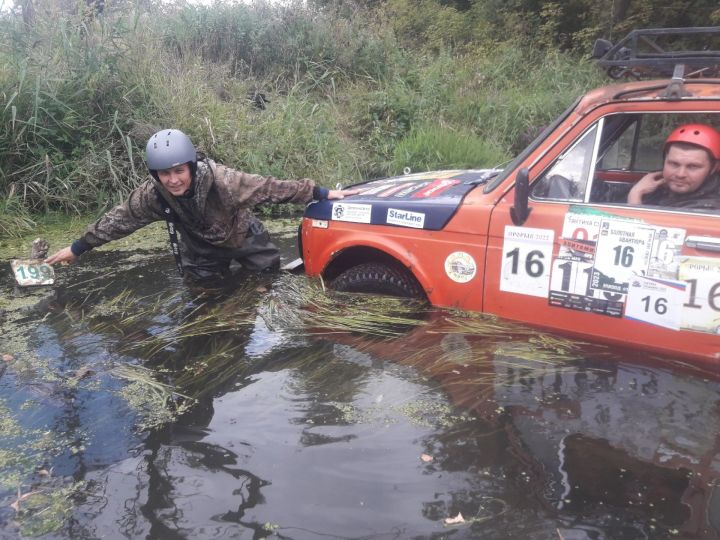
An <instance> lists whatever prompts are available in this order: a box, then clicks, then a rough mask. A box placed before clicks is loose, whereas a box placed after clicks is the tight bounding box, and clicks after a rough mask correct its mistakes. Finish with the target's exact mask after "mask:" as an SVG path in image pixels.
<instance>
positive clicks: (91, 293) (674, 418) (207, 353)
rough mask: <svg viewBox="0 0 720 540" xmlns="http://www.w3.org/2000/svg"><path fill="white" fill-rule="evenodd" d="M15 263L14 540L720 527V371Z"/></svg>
mask: <svg viewBox="0 0 720 540" xmlns="http://www.w3.org/2000/svg"><path fill="white" fill-rule="evenodd" d="M292 237H293V235H292V231H289V233H288V235H287V238H286V239H285V245H284V248H283V249H284V250H285V251H286V252H287V254H288V255H287V256H288V257H292V255H293V249H294V246H293V245H292V242H293V239H292ZM7 267H8V265H7V264H5V263H4V262H3V263H2V271H1V272H2V274H0V286H2V289H3V295H6V296H7V297H8V298H10V299H12V301H11V302H10V303H9V304H7V305H8V306H9V308H8V309H5V310H4V311H3V313H2V315H1V316H0V323H1V324H2V329H3V330H2V332H3V337H2V338H0V344H2V345H0V354H5V355H6V356H5V359H4V360H3V361H2V363H1V364H2V365H0V430H1V432H2V439H1V440H0V527H1V529H0V535H4V536H8V537H13V536H19V535H33V534H36V535H42V534H44V535H45V536H46V537H50V538H158V539H166V538H168V539H173V538H263V537H268V536H271V535H275V536H277V537H279V538H293V539H316V538H318V539H319V538H364V539H370V538H377V539H385V538H401V539H404V538H484V539H504V538H512V539H524V538H528V539H531V538H532V539H545V538H547V539H553V540H558V539H565V540H570V539H586V538H587V539H591V538H592V539H599V538H608V539H635V538H717V537H719V536H720V533H719V532H718V531H720V498H719V497H718V492H717V491H716V484H717V482H718V481H717V478H718V476H719V475H720V455H719V454H718V452H720V443H719V441H718V434H720V429H718V428H719V427H720V393H719V391H720V377H716V376H715V374H712V373H706V372H700V371H697V370H694V369H692V368H691V367H690V366H684V365H682V364H680V363H676V362H672V361H671V360H669V359H655V358H648V357H647V355H643V354H640V353H636V352H622V351H613V350H608V349H606V348H604V347H600V346H592V345H587V344H581V343H578V342H573V341H569V340H565V339H563V338H560V337H558V336H549V335H546V334H542V333H540V332H538V331H536V330H534V329H529V328H526V327H521V326H517V325H512V324H507V323H503V322H501V321H497V320H495V319H492V318H489V317H482V316H471V315H467V314H459V313H449V312H437V311H429V310H423V309H422V308H421V307H419V306H414V305H411V304H407V303H398V302H384V303H382V302H378V301H377V299H363V298H358V297H351V298H348V297H338V296H335V297H333V296H330V295H326V294H324V293H323V292H322V290H321V289H320V285H319V284H318V283H315V282H313V283H311V282H309V281H308V280H307V279H306V278H304V277H302V276H292V275H288V274H276V275H264V276H239V277H238V279H237V280H236V281H235V283H233V284H231V285H229V286H228V287H227V288H225V289H223V290H211V291H208V290H203V289H202V288H188V287H187V286H185V285H184V284H183V283H182V282H181V281H180V279H179V278H178V277H177V276H176V275H175V273H174V265H173V261H172V259H171V258H170V257H169V256H167V255H166V254H165V253H164V252H139V253H135V254H133V255H130V254H129V253H127V252H122V251H115V252H110V253H95V254H92V255H91V256H88V257H86V258H85V260H84V262H83V264H82V265H81V266H75V267H73V268H71V269H70V268H64V269H61V270H60V271H59V272H58V274H59V280H58V281H59V282H58V283H57V285H56V286H55V287H54V288H52V289H49V288H47V289H35V290H30V291H28V290H23V291H18V290H14V288H13V285H12V283H11V281H10V278H11V276H10V273H9V269H8V268H7ZM418 312H422V313H418ZM347 327H350V328H352V329H355V331H354V332H348V331H346V329H347ZM8 355H9V356H8ZM10 357H11V358H10ZM459 515H461V516H462V517H461V518H460V517H459ZM451 518H452V519H451ZM448 520H451V521H453V522H448Z"/></svg>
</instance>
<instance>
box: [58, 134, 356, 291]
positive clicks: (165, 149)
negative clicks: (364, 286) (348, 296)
mask: <svg viewBox="0 0 720 540" xmlns="http://www.w3.org/2000/svg"><path fill="white" fill-rule="evenodd" d="M145 152H146V156H145V157H146V163H147V167H148V169H149V171H150V175H151V178H148V180H146V181H145V182H144V183H143V184H141V185H140V186H139V187H137V188H135V189H134V190H133V191H132V192H131V193H130V195H129V196H128V198H127V200H126V201H125V202H123V203H122V204H120V205H118V206H116V207H115V208H113V209H112V210H110V211H108V212H107V213H106V214H105V215H103V216H102V217H101V218H100V219H98V220H97V221H96V222H95V223H93V224H92V225H90V226H89V227H88V228H87V230H86V231H85V234H83V235H82V236H81V237H80V238H78V239H77V240H75V241H74V242H73V243H72V245H70V246H68V247H66V248H63V249H61V250H60V251H58V252H57V253H54V254H53V255H51V256H50V257H48V258H47V259H46V262H47V263H49V264H54V263H61V262H72V261H75V260H76V259H77V258H78V257H79V256H80V255H82V254H83V253H85V252H86V251H89V250H91V249H92V248H95V247H98V246H100V245H102V244H105V243H107V242H110V241H111V240H117V239H119V238H122V237H124V236H127V235H129V234H131V233H133V232H134V231H136V230H138V229H140V228H142V227H144V226H145V225H148V224H150V223H152V222H154V221H166V222H167V223H168V230H169V231H170V239H171V244H172V245H173V252H174V253H175V254H176V261H177V263H178V268H179V270H180V272H181V273H186V274H187V275H189V276H190V277H193V278H209V277H220V276H223V275H225V274H227V272H228V269H229V266H230V263H231V261H233V260H236V261H239V262H240V263H241V264H242V265H243V267H245V268H247V269H248V270H254V271H261V270H270V269H275V268H277V267H278V265H279V262H280V256H279V252H278V249H277V247H276V246H275V245H274V244H273V243H272V242H271V240H270V236H269V234H268V232H267V231H266V230H265V227H264V226H263V224H262V223H261V222H260V221H259V220H258V219H257V218H256V217H255V216H254V215H253V213H252V209H253V208H254V207H255V206H257V205H258V204H261V203H265V202H273V203H283V202H299V203H304V202H309V201H310V200H312V199H342V198H343V197H344V196H345V195H353V194H355V193H356V191H354V190H347V191H340V190H328V189H327V188H323V187H320V186H316V185H315V184H314V182H313V181H312V180H309V179H306V178H305V179H301V180H278V179H277V178H274V177H272V176H260V175H256V174H248V173H244V172H241V171H237V170H234V169H231V168H229V167H225V166H223V165H220V164H218V163H215V162H214V161H212V160H210V159H207V158H206V157H205V156H203V155H202V154H198V153H197V151H196V149H195V146H194V145H193V143H192V141H191V140H190V138H189V137H188V136H187V135H185V134H184V133H183V132H182V131H179V130H177V129H166V130H162V131H158V132H157V133H155V134H154V135H153V136H152V137H150V140H148V143H147V146H146V149H145ZM176 230H177V231H180V238H181V240H180V241H179V242H177V236H176V235H175V231H176ZM173 239H174V240H173ZM178 252H179V253H178Z"/></svg>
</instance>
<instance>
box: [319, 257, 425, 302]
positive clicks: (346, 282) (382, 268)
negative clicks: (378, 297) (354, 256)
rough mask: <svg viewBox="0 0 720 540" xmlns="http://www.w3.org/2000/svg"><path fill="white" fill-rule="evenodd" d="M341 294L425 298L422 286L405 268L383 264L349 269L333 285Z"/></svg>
mask: <svg viewBox="0 0 720 540" xmlns="http://www.w3.org/2000/svg"><path fill="white" fill-rule="evenodd" d="M331 287H332V288H333V289H335V290H336V291H341V292H357V293H373V294H386V295H389V296H401V297H405V298H425V294H424V293H423V290H422V288H421V287H420V284H419V283H418V282H417V281H416V280H415V278H414V277H413V276H412V275H411V274H410V273H409V272H408V271H407V270H405V269H404V268H400V267H395V266H391V265H388V264H386V263H381V262H372V263H364V264H359V265H357V266H353V267H352V268H348V269H347V270H345V271H344V272H343V273H342V274H340V275H339V276H338V277H337V278H335V280H334V281H333V282H332V283H331Z"/></svg>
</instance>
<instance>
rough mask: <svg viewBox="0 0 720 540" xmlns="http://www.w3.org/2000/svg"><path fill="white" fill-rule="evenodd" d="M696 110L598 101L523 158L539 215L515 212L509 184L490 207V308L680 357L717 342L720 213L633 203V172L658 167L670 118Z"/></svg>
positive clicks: (711, 351)
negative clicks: (517, 218)
mask: <svg viewBox="0 0 720 540" xmlns="http://www.w3.org/2000/svg"><path fill="white" fill-rule="evenodd" d="M606 109H607V108H606ZM698 113H701V111H700V110H697V111H693V110H690V109H689V110H688V111H687V112H686V113H683V114H674V115H663V114H662V111H642V110H639V109H638V110H637V111H632V110H630V111H627V110H626V111H624V112H623V113H618V112H617V111H611V110H603V109H602V108H599V109H597V110H596V111H594V112H593V113H591V114H589V115H587V117H585V118H583V119H582V120H581V121H580V122H577V123H576V124H575V125H574V126H572V127H571V128H570V129H568V130H567V131H566V133H565V135H564V136H562V137H561V138H559V139H558V142H557V143H556V144H555V145H554V146H553V147H550V148H548V149H547V150H546V152H545V153H544V154H542V155H541V156H539V157H537V156H536V157H534V158H532V159H528V160H527V161H526V162H525V163H523V164H522V165H521V166H520V167H519V168H518V170H519V169H520V168H522V167H523V166H525V167H527V168H528V171H529V177H530V180H531V188H530V201H529V207H530V214H529V215H528V217H527V219H526V220H525V222H524V223H522V224H520V223H513V221H512V217H511V211H510V210H511V208H512V207H513V205H514V199H515V196H514V195H515V194H514V189H512V188H511V187H509V188H508V190H507V192H506V193H505V194H504V196H503V197H502V198H501V200H500V201H499V203H498V204H497V205H496V207H495V209H494V210H493V214H492V217H491V224H490V234H489V242H488V252H487V275H486V280H485V285H484V297H485V310H486V311H488V312H493V313H497V314H498V315H501V316H504V317H508V318H511V319H515V320H520V321H526V322H529V323H533V324H539V325H542V326H544V327H549V328H554V329H557V330H560V331H563V332H570V333H573V334H575V335H579V336H585V337H588V338H599V339H601V340H606V341H610V342H614V343H618V344H627V343H628V342H629V341H632V342H633V343H636V344H641V345H642V346H644V347H647V348H648V349H651V350H657V351H664V352H670V351H673V352H675V353H679V354H681V355H683V356H688V355H689V356H698V355H699V356H702V357H705V358H710V357H712V356H713V355H715V354H716V353H720V338H719V337H718V336H717V335H716V334H717V332H718V331H720V219H719V216H718V215H713V214H709V213H698V212H692V211H686V210H683V209H668V208H659V207H649V206H638V207H633V206H629V205H627V204H625V201H626V196H627V191H628V190H629V188H630V186H631V185H632V182H634V181H637V180H638V179H639V178H640V177H642V175H643V174H644V173H645V172H647V171H648V170H657V169H658V168H660V166H661V163H662V154H661V153H662V142H663V141H664V137H665V136H666V134H667V132H664V133H663V131H664V130H665V128H664V127H663V126H665V125H671V124H673V123H677V122H681V121H683V118H687V119H691V118H692V119H695V118H697V117H698ZM689 114H693V116H683V115H689ZM709 114H710V112H709V111H702V113H701V114H700V116H699V117H702V118H704V119H705V120H706V121H707V119H708V115H709ZM713 121H714V119H713ZM513 176H514V177H516V176H517V171H516V172H514V173H513V174H512V175H510V176H509V177H508V181H509V182H512V181H513V180H514V178H513ZM507 185H508V186H509V184H507ZM690 343H692V345H690Z"/></svg>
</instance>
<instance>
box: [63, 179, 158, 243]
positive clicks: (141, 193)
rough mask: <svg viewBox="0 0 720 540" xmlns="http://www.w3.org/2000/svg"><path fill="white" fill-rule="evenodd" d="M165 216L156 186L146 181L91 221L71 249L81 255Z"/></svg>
mask: <svg viewBox="0 0 720 540" xmlns="http://www.w3.org/2000/svg"><path fill="white" fill-rule="evenodd" d="M162 219H163V214H162V208H161V206H160V202H159V201H158V197H157V194H156V192H155V188H154V187H153V185H152V183H151V182H145V183H144V184H142V185H141V186H140V187H138V188H136V189H134V190H133V191H132V192H131V193H130V195H129V196H128V198H127V200H126V201H125V202H123V203H122V204H119V205H118V206H116V207H115V208H113V209H112V210H110V211H108V212H106V213H105V214H104V215H103V216H102V217H100V219H98V220H97V221H96V222H95V223H93V224H92V225H90V226H89V227H88V228H87V229H86V230H85V234H83V236H81V237H80V238H78V239H77V240H76V241H75V242H73V243H72V246H71V250H72V252H73V254H75V255H81V254H82V253H85V252H86V251H89V250H90V249H92V248H95V247H98V246H101V245H103V244H106V243H107V242H110V241H112V240H117V239H119V238H123V237H125V236H127V235H129V234H132V233H133V232H135V231H137V230H138V229H141V228H142V227H144V226H145V225H149V224H150V223H152V222H154V221H161V220H162Z"/></svg>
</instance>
